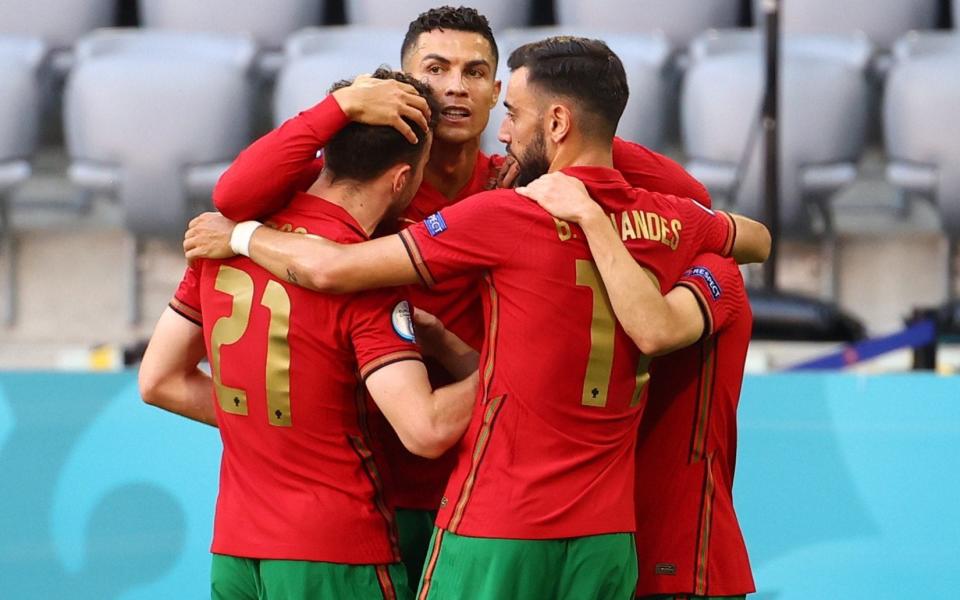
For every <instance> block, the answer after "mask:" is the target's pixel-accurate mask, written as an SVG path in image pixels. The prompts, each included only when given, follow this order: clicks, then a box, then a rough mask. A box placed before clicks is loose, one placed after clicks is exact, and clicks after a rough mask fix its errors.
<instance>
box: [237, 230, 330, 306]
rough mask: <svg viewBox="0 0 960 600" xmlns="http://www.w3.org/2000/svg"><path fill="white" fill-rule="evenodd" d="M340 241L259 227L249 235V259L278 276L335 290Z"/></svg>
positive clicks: (315, 288)
mask: <svg viewBox="0 0 960 600" xmlns="http://www.w3.org/2000/svg"><path fill="white" fill-rule="evenodd" d="M338 253H339V244H336V243H334V242H331V241H329V240H325V239H322V238H317V237H313V236H311V237H307V236H305V235H302V234H299V233H289V232H283V231H277V230H276V229H271V228H269V227H259V228H257V230H256V231H255V232H254V233H253V236H252V237H251V238H250V260H252V261H253V262H255V263H257V264H258V265H260V266H261V267H263V268H264V269H266V270H267V271H270V273H272V274H273V275H274V277H277V278H279V279H283V280H284V281H289V282H290V283H293V284H296V285H299V286H301V287H305V288H307V289H310V290H315V291H322V292H330V293H333V292H336V291H338V290H336V289H334V288H335V284H336V276H337V274H338V273H337V271H338V268H337V265H338V264H339V263H338V260H337V256H338Z"/></svg>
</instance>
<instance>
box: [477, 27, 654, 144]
mask: <svg viewBox="0 0 960 600" xmlns="http://www.w3.org/2000/svg"><path fill="white" fill-rule="evenodd" d="M560 34H567V35H577V36H582V37H589V38H595V39H602V40H604V41H606V42H607V45H609V46H610V48H611V50H613V51H614V52H616V53H617V56H619V57H620V60H621V61H623V66H624V70H625V71H626V73H627V83H628V84H629V86H630V99H629V100H628V101H627V107H626V109H625V110H624V113H623V117H622V118H621V119H620V127H619V128H618V129H617V134H618V135H619V136H621V137H623V138H625V139H628V140H630V141H634V142H637V143H640V144H644V145H645V146H649V147H651V148H654V149H656V148H660V147H661V146H662V145H663V143H664V138H665V135H666V130H667V116H668V114H669V109H668V106H667V103H668V99H669V93H670V81H669V78H668V77H667V75H666V70H667V65H668V62H669V59H670V44H669V42H668V41H667V39H666V37H664V36H663V34H659V33H653V34H646V35H644V34H632V35H629V34H624V33H610V32H600V31H596V30H586V29H576V28H571V27H534V28H528V29H512V30H508V31H505V32H504V33H503V34H502V35H500V36H498V43H499V45H500V65H499V68H498V69H497V77H498V78H499V79H500V80H501V81H502V82H503V89H502V91H501V93H500V101H499V102H498V103H497V106H496V108H494V109H493V111H491V113H490V123H489V124H488V125H487V129H486V131H485V132H484V134H483V143H482V148H483V151H484V152H487V153H488V154H503V153H504V147H503V144H502V143H500V142H499V141H498V140H497V133H498V131H499V129H500V124H501V123H502V122H503V119H504V117H505V116H506V109H505V108H504V106H503V99H504V97H505V95H506V92H507V82H508V81H509V79H510V69H509V68H507V58H508V57H509V56H510V53H511V52H512V51H513V50H515V49H516V48H518V47H520V46H522V45H523V44H526V43H528V42H534V41H537V40H541V39H543V38H545V37H549V36H554V35H560Z"/></svg>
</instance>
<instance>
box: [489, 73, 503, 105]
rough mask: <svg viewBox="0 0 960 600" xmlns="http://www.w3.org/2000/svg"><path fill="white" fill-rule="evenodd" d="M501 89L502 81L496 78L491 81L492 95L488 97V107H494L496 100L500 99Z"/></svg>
mask: <svg viewBox="0 0 960 600" xmlns="http://www.w3.org/2000/svg"><path fill="white" fill-rule="evenodd" d="M501 89H503V82H502V81H500V80H499V79H497V80H496V81H494V82H493V97H492V98H490V108H496V106H497V101H498V100H500V90H501Z"/></svg>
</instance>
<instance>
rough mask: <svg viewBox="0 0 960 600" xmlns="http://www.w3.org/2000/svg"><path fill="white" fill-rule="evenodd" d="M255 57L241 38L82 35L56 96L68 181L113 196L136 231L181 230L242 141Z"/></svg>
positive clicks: (245, 136) (251, 46) (126, 32)
mask: <svg viewBox="0 0 960 600" xmlns="http://www.w3.org/2000/svg"><path fill="white" fill-rule="evenodd" d="M253 56H254V44H253V42H252V41H251V40H250V39H249V38H246V37H236V36H230V37H227V36H215V35H206V34H188V33H170V32H143V31H138V30H101V31H98V32H96V33H94V34H91V35H90V36H88V37H86V38H84V39H83V40H82V41H81V42H80V43H79V44H78V45H77V52H76V57H77V64H76V66H75V68H74V70H73V72H72V73H71V75H70V78H69V80H68V82H67V89H66V93H65V99H64V123H65V137H66V143H67V150H68V152H69V154H70V157H71V159H72V163H71V165H70V168H69V171H68V174H69V177H70V179H71V180H72V181H74V182H75V183H76V184H78V185H80V186H81V187H83V188H85V189H89V190H94V191H96V192H100V193H104V194H109V195H112V196H116V197H117V198H119V200H120V203H121V204H122V206H123V208H124V213H125V221H126V225H127V228H128V229H129V230H130V231H131V232H132V233H133V234H134V235H135V236H137V235H140V234H163V235H169V236H174V237H176V236H179V235H180V234H182V232H183V227H184V225H185V223H186V221H187V218H188V217H189V216H190V215H191V214H192V213H193V212H195V210H194V203H193V202H192V201H191V200H192V199H197V198H203V199H206V200H207V201H208V202H209V196H210V192H211V190H212V189H213V186H214V184H215V183H216V180H217V179H218V178H219V175H220V173H222V172H223V171H224V170H225V169H226V168H227V166H228V165H229V163H230V161H231V160H232V159H233V158H234V157H235V156H236V154H237V153H238V152H239V151H240V150H241V149H243V147H244V146H245V144H246V143H247V142H248V141H249V139H250V131H249V121H250V116H251V115H250V113H251V96H252V91H251V89H250V87H251V86H250V84H249V78H248V73H249V71H250V68H251V64H252V61H253ZM136 306H137V304H136V303H134V308H136ZM133 316H134V317H136V316H137V313H136V311H134V313H133Z"/></svg>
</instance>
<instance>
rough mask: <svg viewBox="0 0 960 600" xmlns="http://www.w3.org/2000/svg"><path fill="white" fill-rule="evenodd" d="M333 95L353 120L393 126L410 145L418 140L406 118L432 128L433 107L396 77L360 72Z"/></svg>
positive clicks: (412, 88)
mask: <svg viewBox="0 0 960 600" xmlns="http://www.w3.org/2000/svg"><path fill="white" fill-rule="evenodd" d="M333 97H334V98H335V99H336V101H337V104H339V105H340V109H341V110H342V111H343V112H344V113H345V114H346V115H347V116H348V117H350V120H351V121H355V122H357V123H364V124H366V125H384V126H390V127H393V128H394V129H396V130H397V131H399V132H400V133H401V134H402V135H403V137H405V138H407V140H408V141H409V142H410V143H411V144H416V143H417V134H416V133H414V131H413V129H412V128H411V127H410V126H409V125H408V124H407V123H406V122H404V120H403V118H404V117H406V118H408V119H410V120H411V121H413V122H414V123H416V124H417V125H419V126H420V128H421V129H422V130H423V131H427V130H429V129H430V125H429V123H430V106H429V105H428V104H427V101H426V99H425V98H424V97H423V96H421V95H420V94H419V93H418V92H417V90H416V89H415V88H414V87H413V86H411V85H409V84H406V83H401V82H399V81H396V80H394V79H375V78H373V77H371V76H369V75H360V76H359V77H357V78H356V79H355V80H354V81H353V83H352V84H350V85H348V86H347V87H345V88H340V89H339V90H337V91H335V92H333Z"/></svg>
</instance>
